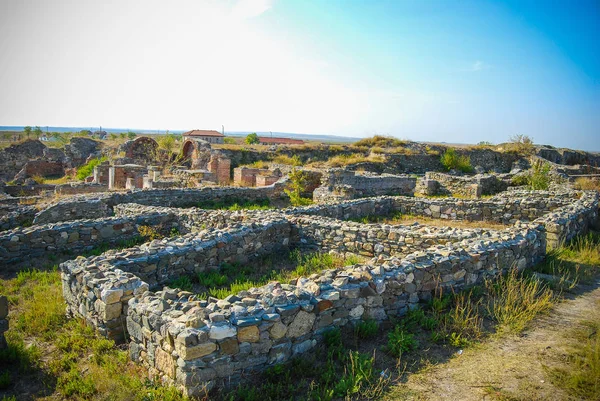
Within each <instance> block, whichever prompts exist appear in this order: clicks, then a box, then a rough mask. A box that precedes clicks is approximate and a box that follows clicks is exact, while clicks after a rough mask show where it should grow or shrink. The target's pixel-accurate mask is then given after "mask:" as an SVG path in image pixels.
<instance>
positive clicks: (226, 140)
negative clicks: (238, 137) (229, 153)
mask: <svg viewBox="0 0 600 401" xmlns="http://www.w3.org/2000/svg"><path fill="white" fill-rule="evenodd" d="M223 143H226V144H228V145H235V143H236V142H235V138H231V137H225V138H223Z"/></svg>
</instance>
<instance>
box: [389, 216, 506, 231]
mask: <svg viewBox="0 0 600 401" xmlns="http://www.w3.org/2000/svg"><path fill="white" fill-rule="evenodd" d="M378 222H379V223H383V224H392V225H393V224H398V225H407V224H413V223H419V224H423V225H428V226H435V227H455V228H485V229H490V230H504V229H505V228H506V226H505V225H504V224H500V223H494V222H492V221H485V220H484V221H467V220H448V219H434V218H431V217H423V216H415V215H411V214H399V215H394V216H392V217H390V218H387V219H382V220H379V221H378Z"/></svg>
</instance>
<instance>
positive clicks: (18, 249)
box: [0, 214, 179, 271]
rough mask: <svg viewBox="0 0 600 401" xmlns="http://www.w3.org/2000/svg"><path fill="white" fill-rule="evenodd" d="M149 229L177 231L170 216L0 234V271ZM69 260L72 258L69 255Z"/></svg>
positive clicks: (50, 260)
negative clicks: (144, 227)
mask: <svg viewBox="0 0 600 401" xmlns="http://www.w3.org/2000/svg"><path fill="white" fill-rule="evenodd" d="M140 226H152V227H156V228H157V229H158V231H162V232H163V233H168V232H169V231H170V230H171V229H172V228H177V229H179V223H178V219H177V217H176V215H174V214H148V215H138V216H134V217H131V218H109V219H96V220H78V221H75V222H66V223H51V224H44V225H36V226H32V227H25V228H22V227H21V228H15V229H12V230H9V231H4V232H0V270H1V271H14V270H18V269H20V268H22V267H29V268H32V267H39V266H44V265H47V264H48V263H57V262H60V261H62V260H65V259H66V258H68V257H69V255H77V254H79V253H82V252H85V251H88V250H91V249H93V248H94V247H96V246H98V245H101V244H103V243H108V244H113V245H114V244H116V243H118V242H121V241H125V240H129V239H133V238H137V237H139V236H140V234H139V232H138V227H140ZM71 257H72V256H71Z"/></svg>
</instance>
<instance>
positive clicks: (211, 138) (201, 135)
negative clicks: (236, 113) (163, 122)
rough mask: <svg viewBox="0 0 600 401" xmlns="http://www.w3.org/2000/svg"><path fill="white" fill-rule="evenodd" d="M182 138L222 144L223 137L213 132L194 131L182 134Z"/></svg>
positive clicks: (217, 132)
mask: <svg viewBox="0 0 600 401" xmlns="http://www.w3.org/2000/svg"><path fill="white" fill-rule="evenodd" d="M183 137H184V138H193V139H200V140H203V141H206V142H208V143H223V139H224V138H225V135H223V134H222V133H220V132H219V131H215V130H203V129H194V130H191V131H188V132H184V133H183Z"/></svg>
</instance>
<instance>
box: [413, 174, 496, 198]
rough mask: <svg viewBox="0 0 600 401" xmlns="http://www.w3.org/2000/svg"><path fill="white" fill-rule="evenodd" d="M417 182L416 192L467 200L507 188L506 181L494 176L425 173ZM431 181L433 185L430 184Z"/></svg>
mask: <svg viewBox="0 0 600 401" xmlns="http://www.w3.org/2000/svg"><path fill="white" fill-rule="evenodd" d="M419 181H420V182H419V184H418V185H417V186H418V187H420V188H419V190H418V191H417V192H419V193H423V194H425V195H430V196H431V195H459V196H462V197H468V198H478V197H480V196H482V195H493V194H496V193H498V192H502V191H506V189H507V188H508V180H502V179H500V178H498V177H497V176H496V175H481V174H478V175H475V176H455V175H451V174H445V173H435V172H427V173H426V174H425V177H424V178H422V179H421V180H419ZM432 181H434V182H435V183H432ZM432 184H434V185H432ZM432 188H433V189H432Z"/></svg>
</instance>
